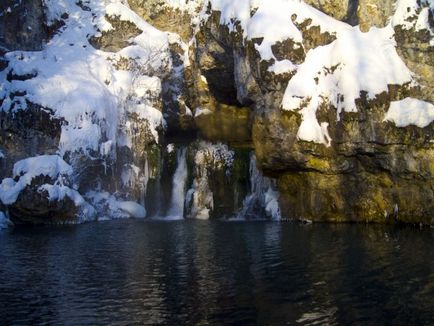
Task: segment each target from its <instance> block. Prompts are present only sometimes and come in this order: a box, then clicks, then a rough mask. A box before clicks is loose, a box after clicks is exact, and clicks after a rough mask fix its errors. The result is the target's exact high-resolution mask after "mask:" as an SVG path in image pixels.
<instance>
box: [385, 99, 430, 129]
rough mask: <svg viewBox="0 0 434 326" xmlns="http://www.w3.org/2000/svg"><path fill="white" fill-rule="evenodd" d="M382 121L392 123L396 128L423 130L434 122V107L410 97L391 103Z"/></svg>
mask: <svg viewBox="0 0 434 326" xmlns="http://www.w3.org/2000/svg"><path fill="white" fill-rule="evenodd" d="M384 121H392V122H394V123H395V125H396V126H397V127H407V126H409V125H414V126H417V127H419V128H425V127H426V126H428V125H429V124H430V123H432V122H433V121H434V105H433V104H431V103H428V102H425V101H421V100H417V99H414V98H410V97H408V98H405V99H404V100H401V101H395V102H391V103H390V107H389V110H388V111H387V113H386V116H385V118H384Z"/></svg>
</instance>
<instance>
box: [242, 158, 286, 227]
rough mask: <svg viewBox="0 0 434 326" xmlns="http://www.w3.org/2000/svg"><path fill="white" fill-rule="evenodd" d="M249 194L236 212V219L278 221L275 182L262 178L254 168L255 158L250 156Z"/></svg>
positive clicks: (279, 216)
mask: <svg viewBox="0 0 434 326" xmlns="http://www.w3.org/2000/svg"><path fill="white" fill-rule="evenodd" d="M249 172H250V193H249V194H248V195H247V197H246V198H245V199H244V201H243V208H242V209H241V210H240V211H239V212H238V214H237V216H236V218H237V219H258V218H269V219H272V220H280V218H281V214H280V207H279V202H278V198H279V192H278V191H277V190H276V181H275V180H273V179H270V178H267V177H264V176H263V175H262V173H261V171H259V169H258V168H257V166H256V156H255V155H254V154H251V156H250V167H249Z"/></svg>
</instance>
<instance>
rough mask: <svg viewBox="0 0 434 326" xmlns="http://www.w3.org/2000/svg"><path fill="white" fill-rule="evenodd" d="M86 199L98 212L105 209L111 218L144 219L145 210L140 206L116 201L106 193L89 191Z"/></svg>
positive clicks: (132, 202)
mask: <svg viewBox="0 0 434 326" xmlns="http://www.w3.org/2000/svg"><path fill="white" fill-rule="evenodd" d="M86 198H88V199H89V200H90V201H91V202H92V203H93V205H94V206H95V207H97V208H99V210H98V211H99V212H101V211H103V210H104V208H103V207H105V209H106V214H107V215H108V216H110V217H113V218H128V217H134V218H145V217H146V209H145V208H144V207H143V206H142V205H140V204H138V203H136V202H134V201H124V200H120V199H117V198H116V197H115V196H113V195H110V194H109V193H108V192H97V191H90V192H88V193H87V194H86Z"/></svg>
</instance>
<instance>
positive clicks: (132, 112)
mask: <svg viewBox="0 0 434 326" xmlns="http://www.w3.org/2000/svg"><path fill="white" fill-rule="evenodd" d="M23 6H25V8H24V7H23ZM9 7H11V8H12V9H11V11H10V12H9V10H8V8H9ZM314 8H316V9H314ZM30 9H32V15H24V12H25V11H26V10H30ZM55 9H56V10H53V8H51V7H50V8H46V7H44V6H42V4H41V3H39V2H37V1H30V2H26V4H22V3H21V2H19V4H18V2H17V5H15V2H14V1H7V3H6V4H4V5H3V4H2V5H0V11H3V15H2V16H0V22H1V24H0V35H1V36H3V38H2V39H1V40H0V42H2V43H1V44H0V45H1V46H2V47H4V48H5V49H4V50H3V53H2V55H3V58H4V61H3V66H4V67H3V68H2V69H3V70H2V76H3V77H2V78H4V79H5V86H2V87H3V88H1V89H0V95H1V97H0V104H1V110H0V123H1V129H0V166H1V170H0V178H1V179H4V178H7V177H8V176H10V171H12V170H13V167H14V164H16V163H17V162H20V161H21V160H23V159H25V158H27V157H36V156H38V155H42V154H50V155H54V156H59V157H61V158H62V160H65V161H66V162H67V163H68V164H70V165H71V169H72V171H73V172H72V173H71V175H68V182H67V184H65V185H64V184H62V183H61V181H59V180H60V179H58V178H57V177H56V178H51V179H50V180H45V179H43V176H39V177H40V178H39V179H38V178H37V177H35V178H34V179H32V180H33V181H32V183H30V184H27V186H26V187H23V190H22V192H21V194H20V195H19V196H18V197H17V199H16V201H15V202H13V203H8V204H6V203H3V206H2V207H0V208H1V210H2V211H9V215H10V217H11V219H12V220H13V221H14V222H16V223H19V222H33V223H41V222H46V223H52V222H56V221H58V222H62V221H70V220H74V219H76V220H78V219H79V216H84V215H85V214H83V210H88V211H89V210H92V209H91V208H89V207H92V206H93V207H94V208H96V209H97V214H100V215H107V214H108V215H110V216H111V217H131V216H133V217H143V216H144V215H145V213H144V211H145V209H144V207H146V215H147V216H148V217H155V218H156V217H162V216H170V217H171V218H173V217H174V216H171V215H173V214H175V213H174V212H176V214H178V215H179V214H181V215H182V216H183V217H185V218H200V219H209V218H211V219H215V218H230V217H243V218H257V217H258V216H259V217H263V218H268V219H280V218H285V219H296V220H311V221H321V222H348V221H351V222H379V223H392V222H397V221H399V222H409V223H423V224H434V220H433V218H432V216H433V214H432V213H433V212H434V204H433V203H434V201H433V199H434V198H433V197H434V191H433V189H434V165H433V162H434V146H433V141H432V139H433V137H434V127H433V123H432V121H433V120H434V106H433V105H432V103H434V87H433V85H434V83H433V81H434V75H433V71H434V69H433V68H434V57H433V56H434V37H433V35H434V21H433V11H434V7H433V5H432V3H431V2H430V1H416V0H414V1H412V0H399V1H394V0H390V1H375V0H359V1H339V0H336V1H335V0H332V1H319V0H306V1H304V2H298V1H297V2H291V1H289V0H288V1H286V0H276V1H275V2H273V3H267V2H266V1H265V0H264V1H254V2H252V1H247V0H246V1H238V2H225V1H218V0H209V1H199V0H198V1H176V2H174V1H164V0H163V1H138V0H137V1H136V0H129V1H128V5H127V4H126V3H125V1H120V0H119V1H114V2H113V3H111V4H110V5H104V6H102V7H101V6H97V5H93V4H90V3H85V2H83V1H80V2H78V3H77V5H73V6H72V7H64V8H63V7H62V9H58V7H55ZM53 12H56V13H57V16H55V17H57V20H56V19H53V18H52V17H51V16H52V15H53ZM14 15H15V16H14ZM13 17H15V18H14V19H16V17H21V18H20V19H21V21H22V22H23V23H22V24H21V27H20V29H19V33H16V35H15V34H14V35H12V32H11V29H10V27H9V26H8V25H7V22H8V21H9V20H11V19H13ZM49 17H51V18H50V19H49ZM75 17H81V18H80V19H81V20H80V24H81V23H82V22H86V24H84V25H83V26H84V27H83V26H82V27H81V28H83V30H84V31H83V32H82V36H83V37H82V38H79V37H76V36H74V37H73V38H71V37H70V36H69V34H68V31H70V30H75V31H76V30H80V28H78V29H73V28H76V27H77V25H74V24H75V23H74V19H76V18H75ZM264 19H265V20H264ZM54 22H55V23H54ZM389 22H390V24H389ZM24 25H29V26H31V28H30V29H25V30H23V31H22V29H23V27H22V26H24ZM151 25H152V26H151ZM61 26H64V27H62V28H60V27H61ZM56 28H60V29H59V32H58V34H54V33H53V32H52V31H53V30H54V29H56ZM53 35H54V36H53ZM63 35H65V36H63ZM80 35H81V34H80ZM49 37H54V39H53V42H52V44H51V45H47V46H46V48H45V50H44V51H46V53H48V54H46V55H45V56H43V55H42V54H41V57H36V58H37V59H35V57H32V54H26V52H24V53H23V54H22V55H21V57H20V56H19V55H18V54H16V53H13V52H11V53H8V52H9V51H10V50H15V49H20V50H40V49H41V46H42V45H43V44H44V42H46V41H47V40H48V38H49ZM62 37H65V38H66V37H70V39H68V40H71V41H68V42H69V43H67V45H68V48H64V46H65V44H62V42H59V43H57V42H58V41H62ZM394 42H396V44H395V43H394ZM63 43H65V42H63ZM53 44H54V45H53ZM50 46H51V47H53V48H54V50H53V49H52V48H51V47H50ZM58 49H61V50H58ZM69 50H71V51H72V52H71V53H80V55H81V56H82V57H80V56H79V59H77V60H76V57H77V56H66V54H65V57H63V54H64V53H69ZM50 51H51V52H50ZM55 51H58V52H55ZM59 51H60V52H59ZM73 51H76V52H73ZM35 53H44V52H38V51H36V52H35ZM37 55H39V54H37ZM51 55H52V57H53V58H54V59H53V62H52V63H50V64H52V65H53V67H55V68H53V70H56V69H57V71H59V73H57V74H54V75H52V76H51V75H50V76H51V77H50V78H47V79H42V78H45V75H48V74H49V73H51V71H45V70H43V69H37V67H36V68H34V67H32V65H31V62H32V61H34V60H42V62H46V61H48V60H49V59H47V57H50V56H51ZM63 58H67V60H76V61H73V64H74V65H75V66H74V67H78V68H77V69H78V71H80V70H79V69H84V71H85V73H87V72H88V75H89V78H90V79H92V80H95V83H93V84H83V85H89V86H92V87H95V89H96V90H97V91H95V92H93V93H86V94H89V96H91V95H92V94H94V93H98V94H104V96H101V98H99V97H95V98H94V97H93V96H92V101H94V102H90V104H89V102H88V103H86V105H87V106H89V107H88V108H87V107H86V109H84V110H83V111H80V112H82V113H80V114H77V115H72V114H71V111H73V110H70V111H66V110H63V108H64V106H65V105H72V106H71V107H74V108H76V106H75V104H76V103H79V104H83V102H78V100H77V99H76V98H75V97H74V96H75V94H76V93H73V90H72V89H73V87H72V86H70V84H67V83H65V84H63V85H64V87H63V88H62V87H59V88H55V87H53V86H52V84H50V83H51V82H52V79H51V78H53V79H55V80H56V78H59V79H60V80H62V79H61V77H62V76H63V75H62V73H64V74H68V73H70V71H71V70H68V66H67V65H65V64H64V63H63V60H64V59H63ZM80 58H82V60H83V61H80V60H81V59H80ZM44 60H45V61H44ZM65 60H66V59H65ZM88 60H91V63H89V64H88V63H87V61H88ZM92 60H93V61H92ZM28 62H30V63H28ZM92 65H94V66H95V67H97V69H96V68H95V69H94V68H92V67H91V68H88V66H92ZM83 67H84V68H83ZM86 69H88V70H86ZM0 70H1V69H0ZM41 70H42V72H41ZM74 71H75V70H74ZM85 75H86V74H85ZM59 76H60V77H59ZM85 79H86V78H84V79H82V80H80V81H83V82H85ZM38 81H39V85H42V86H41V87H42V89H45V87H47V89H54V90H57V91H59V92H63V91H65V89H67V91H66V93H65V96H64V99H63V100H64V101H65V103H67V104H65V103H63V102H61V101H59V102H55V101H51V102H50V101H48V100H47V101H45V100H44V99H45V98H44V96H47V97H48V95H43V96H41V95H40V93H39V92H38V91H35V90H34V89H32V88H30V87H26V85H33V84H35V83H38ZM41 81H44V82H47V85H45V84H44V83H43V82H42V83H41ZM62 82H63V81H62ZM17 85H20V87H18V86H17ZM23 85H24V86H23ZM71 85H73V86H74V87H77V89H79V91H80V92H85V91H86V90H85V89H82V88H84V86H77V84H71ZM94 85H97V86H94ZM306 85H308V86H306ZM49 87H52V88H49ZM68 87H70V89H69V88H68ZM80 87H82V88H80ZM77 94H81V93H77ZM73 95H74V96H73ZM38 96H39V97H38ZM41 98H42V100H41ZM74 101H77V102H74ZM59 103H60V104H59ZM71 103H72V104H71ZM99 106H103V108H102V109H101V110H98V107H99ZM80 134H83V135H92V136H95V139H96V140H95V141H94V142H90V143H88V142H87V141H84V140H81V136H80ZM83 137H84V136H83ZM72 138H74V141H71V139H72ZM77 139H78V140H77ZM77 144H78V145H77ZM15 178H17V177H15ZM41 178H42V179H41ZM5 180H6V179H5ZM7 180H9V181H7V182H4V183H2V184H0V195H1V191H2V189H3V190H4V189H7V187H10V186H11V185H12V184H13V183H12V181H10V180H12V179H10V178H9V179H7ZM175 181H176V182H177V184H176V185H175ZM14 182H16V183H17V184H18V182H19V180H18V179H17V180H15V181H14ZM62 182H63V181H62ZM47 183H48V184H49V185H50V186H53V187H61V186H65V187H67V188H68V189H69V190H67V193H68V194H69V196H63V197H62V196H58V197H56V198H58V200H55V201H53V200H48V199H47V198H49V197H50V193H49V192H48V191H45V192H44V189H51V190H52V189H53V188H50V187H48V188H47V187H45V188H44V187H42V186H43V185H44V184H47ZM15 186H16V185H15ZM41 187H42V188H41ZM173 188H176V189H177V191H178V192H180V193H181V194H182V196H181V197H179V196H178V195H177V194H173ZM56 189H57V188H56ZM61 189H63V188H61ZM51 195H52V193H51ZM81 196H82V197H81ZM51 197H53V196H51ZM175 197H176V198H175ZM182 197H183V198H184V200H182ZM59 198H60V199H59ZM77 198H79V199H77ZM29 203H32V204H30V205H29ZM77 203H80V204H79V205H78V204H77ZM137 205H139V206H137ZM87 213H88V216H93V215H92V213H89V212H87ZM92 218H93V217H92ZM81 220H83V219H81Z"/></svg>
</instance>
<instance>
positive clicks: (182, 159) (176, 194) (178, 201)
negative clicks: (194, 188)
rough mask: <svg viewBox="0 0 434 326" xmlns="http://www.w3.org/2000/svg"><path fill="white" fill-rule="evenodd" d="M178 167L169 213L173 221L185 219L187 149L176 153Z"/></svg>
mask: <svg viewBox="0 0 434 326" xmlns="http://www.w3.org/2000/svg"><path fill="white" fill-rule="evenodd" d="M176 159H177V164H178V165H177V167H176V171H175V174H174V175H173V183H172V184H173V186H172V199H171V202H170V207H169V211H168V214H167V215H168V216H167V217H169V218H171V219H182V218H183V217H184V198H185V184H186V182H187V174H188V173H187V149H186V148H185V147H184V148H181V149H178V150H177V153H176Z"/></svg>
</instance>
